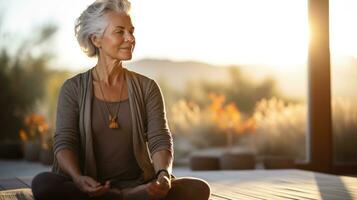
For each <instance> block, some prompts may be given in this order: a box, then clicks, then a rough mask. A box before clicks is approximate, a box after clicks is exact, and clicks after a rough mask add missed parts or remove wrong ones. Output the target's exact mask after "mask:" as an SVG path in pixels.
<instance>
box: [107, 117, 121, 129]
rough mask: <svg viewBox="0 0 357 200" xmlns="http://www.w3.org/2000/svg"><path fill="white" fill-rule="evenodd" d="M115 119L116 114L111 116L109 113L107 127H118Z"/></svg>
mask: <svg viewBox="0 0 357 200" xmlns="http://www.w3.org/2000/svg"><path fill="white" fill-rule="evenodd" d="M117 119H118V117H117V116H114V117H112V116H111V115H109V128H112V129H115V128H119V124H118V122H117Z"/></svg>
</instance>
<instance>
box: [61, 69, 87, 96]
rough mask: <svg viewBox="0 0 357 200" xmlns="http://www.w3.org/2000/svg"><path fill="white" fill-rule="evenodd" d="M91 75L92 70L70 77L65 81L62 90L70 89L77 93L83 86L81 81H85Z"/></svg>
mask: <svg viewBox="0 0 357 200" xmlns="http://www.w3.org/2000/svg"><path fill="white" fill-rule="evenodd" d="M89 75H90V70H87V71H85V72H81V73H77V74H75V75H72V76H71V77H69V78H68V79H66V80H65V81H64V83H63V85H62V88H63V89H65V90H69V89H70V90H72V91H74V92H77V91H78V89H79V87H80V85H81V81H82V80H83V79H87V78H88V77H89Z"/></svg>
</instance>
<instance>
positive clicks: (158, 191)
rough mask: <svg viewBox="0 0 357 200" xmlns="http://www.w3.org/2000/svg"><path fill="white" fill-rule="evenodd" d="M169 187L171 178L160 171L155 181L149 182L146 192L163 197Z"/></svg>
mask: <svg viewBox="0 0 357 200" xmlns="http://www.w3.org/2000/svg"><path fill="white" fill-rule="evenodd" d="M170 188H171V178H169V176H168V175H167V174H164V173H161V174H160V175H159V176H158V178H157V180H156V181H155V182H152V183H150V184H149V187H148V193H149V195H150V196H152V197H154V198H158V199H160V198H164V197H166V195H167V193H168V192H169V190H170Z"/></svg>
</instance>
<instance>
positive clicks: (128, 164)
mask: <svg viewBox="0 0 357 200" xmlns="http://www.w3.org/2000/svg"><path fill="white" fill-rule="evenodd" d="M119 103H120V108H119V116H118V122H119V128H118V129H110V128H109V127H108V124H109V117H108V115H109V114H108V111H107V108H106V107H105V102H104V101H103V100H100V99H98V98H97V97H94V98H93V104H92V130H93V147H94V153H95V158H96V164H97V174H98V179H99V180H101V181H105V180H116V181H117V183H119V184H120V182H122V183H128V184H129V185H131V184H130V182H131V183H134V185H135V183H136V182H137V181H138V180H140V179H141V175H142V171H141V169H140V167H139V166H138V163H137V161H136V159H135V156H134V151H133V137H132V125H131V122H132V121H131V114H130V105H129V99H126V100H122V101H121V102H108V103H107V105H108V106H109V109H110V110H111V111H112V112H114V111H115V109H116V108H117V106H118V104H119ZM124 185H125V184H124Z"/></svg>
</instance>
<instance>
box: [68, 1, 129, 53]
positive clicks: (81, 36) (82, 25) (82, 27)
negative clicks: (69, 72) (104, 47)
mask: <svg viewBox="0 0 357 200" xmlns="http://www.w3.org/2000/svg"><path fill="white" fill-rule="evenodd" d="M108 11H116V12H125V13H126V14H129V11H130V2H129V1H128V0H96V1H95V2H94V3H92V4H91V5H89V6H88V7H87V9H85V10H84V11H83V12H82V14H81V15H80V16H79V18H78V19H77V20H76V22H75V26H74V33H75V36H76V38H77V41H78V43H79V46H80V47H81V48H82V50H83V51H84V52H85V53H86V54H87V55H88V56H89V57H94V56H98V54H99V51H98V48H97V47H96V46H95V45H94V44H93V43H92V40H91V36H92V35H93V34H95V35H97V36H102V35H103V33H104V30H105V28H106V27H107V26H108V22H107V20H106V19H105V17H104V14H105V13H107V12H108Z"/></svg>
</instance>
